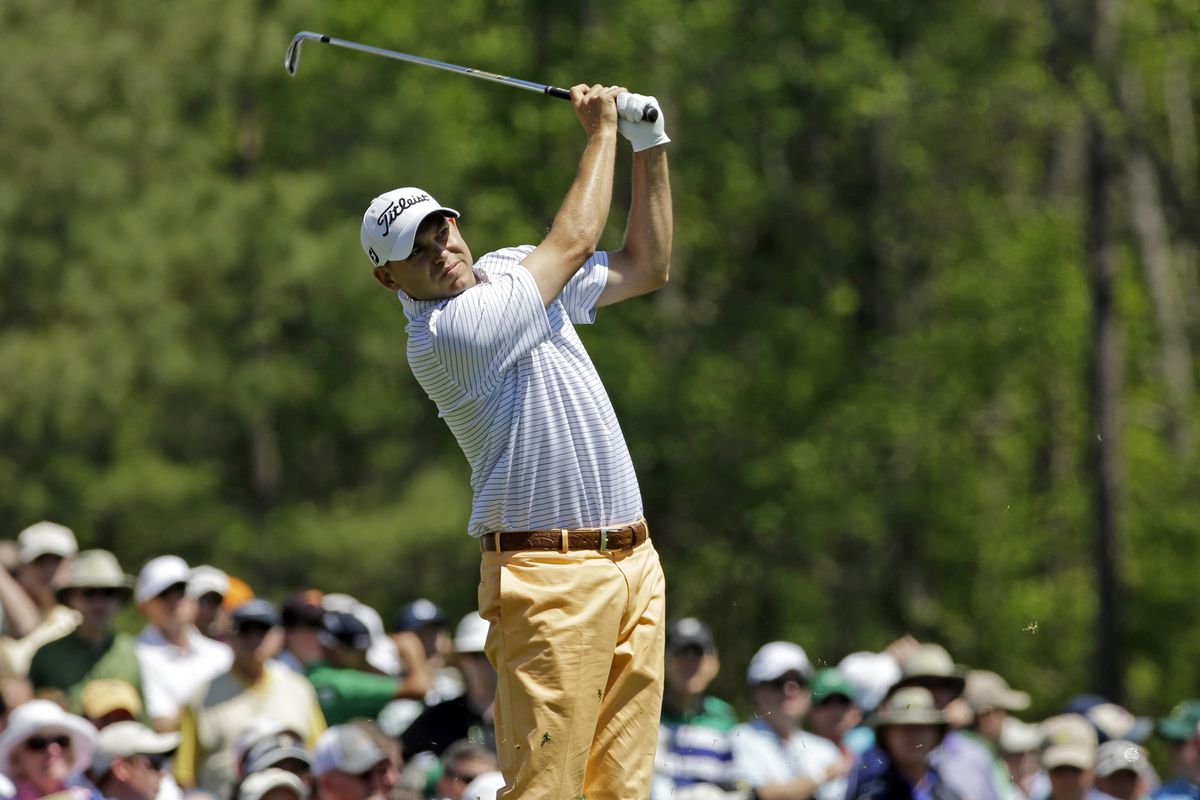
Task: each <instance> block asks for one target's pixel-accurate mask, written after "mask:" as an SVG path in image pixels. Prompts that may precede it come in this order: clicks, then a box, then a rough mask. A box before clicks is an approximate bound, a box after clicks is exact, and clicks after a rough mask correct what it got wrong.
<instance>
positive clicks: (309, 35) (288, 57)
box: [283, 31, 329, 75]
mask: <svg viewBox="0 0 1200 800" xmlns="http://www.w3.org/2000/svg"><path fill="white" fill-rule="evenodd" d="M305 39H314V40H316V41H318V42H328V41H329V37H328V36H326V35H324V34H321V33H313V32H312V31H300V33H297V34H296V35H295V36H294V37H292V43H291V44H289V45H288V49H287V53H286V54H285V55H284V57H283V68H284V69H286V70H287V71H288V75H295V74H296V68H297V67H299V66H300V45H301V44H302V43H303V42H304V40H305Z"/></svg>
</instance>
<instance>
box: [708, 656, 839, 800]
mask: <svg viewBox="0 0 1200 800" xmlns="http://www.w3.org/2000/svg"><path fill="white" fill-rule="evenodd" d="M812 675H813V668H812V664H811V663H809V660H808V656H807V655H806V654H805V652H804V649H803V648H802V647H800V645H798V644H793V643H791V642H771V643H769V644H765V645H763V646H762V647H761V648H760V649H759V651H758V652H757V653H755V654H754V658H752V659H751V660H750V666H749V668H748V669H747V670H746V682H747V683H748V685H749V688H750V705H751V709H752V710H753V711H754V716H755V719H754V721H753V722H751V723H749V724H747V725H739V726H738V727H737V728H735V729H734V732H733V738H732V739H731V741H732V743H733V758H734V765H735V769H736V771H737V773H738V775H739V777H741V778H742V779H743V780H745V781H746V782H747V783H749V785H750V786H752V787H753V789H754V793H755V795H756V796H757V797H758V798H760V800H806V799H807V798H809V797H813V796H816V797H818V798H820V799H821V800H833V798H840V797H842V796H843V794H844V788H845V783H844V778H845V776H846V773H847V771H848V770H849V767H850V762H849V760H848V759H846V758H845V757H844V756H842V754H841V753H840V752H838V748H837V746H836V745H834V744H833V743H832V742H829V741H827V740H825V739H822V738H821V737H820V736H817V735H816V734H812V733H809V732H807V731H805V730H802V729H801V727H800V726H801V723H802V722H803V721H804V717H805V715H806V714H807V713H808V710H809V707H810V706H811V704H812V696H811V694H810V693H809V688H808V687H809V681H810V680H811V679H812Z"/></svg>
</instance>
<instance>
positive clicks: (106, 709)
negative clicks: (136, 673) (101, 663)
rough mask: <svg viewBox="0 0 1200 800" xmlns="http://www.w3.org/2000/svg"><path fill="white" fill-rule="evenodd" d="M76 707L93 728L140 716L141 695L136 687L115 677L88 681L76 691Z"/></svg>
mask: <svg viewBox="0 0 1200 800" xmlns="http://www.w3.org/2000/svg"><path fill="white" fill-rule="evenodd" d="M79 707H80V713H82V714H83V716H84V717H85V718H86V719H87V721H88V722H90V723H92V724H93V725H95V726H96V729H97V730H103V729H104V728H107V727H108V726H109V725H112V724H114V723H117V722H130V721H135V720H139V719H141V718H142V698H141V696H140V695H139V694H138V691H137V689H135V688H133V684H131V683H129V682H128V681H123V680H120V679H118V678H101V679H98V680H94V681H88V682H87V683H86V684H84V686H83V689H82V690H81V691H80V693H79Z"/></svg>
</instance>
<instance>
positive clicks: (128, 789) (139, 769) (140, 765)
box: [90, 722, 179, 800]
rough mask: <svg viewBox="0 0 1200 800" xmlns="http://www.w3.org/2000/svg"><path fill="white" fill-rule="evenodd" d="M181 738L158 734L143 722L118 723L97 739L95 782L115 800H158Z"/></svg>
mask: <svg viewBox="0 0 1200 800" xmlns="http://www.w3.org/2000/svg"><path fill="white" fill-rule="evenodd" d="M178 746H179V734H177V733H156V732H155V731H153V730H151V729H150V728H147V727H146V726H145V725H142V724H141V723H140V722H116V723H113V724H112V725H109V726H108V727H107V728H105V729H104V730H102V731H100V733H99V735H98V736H97V737H96V752H95V755H94V756H93V757H92V767H91V775H90V777H91V780H92V783H93V784H95V786H96V788H97V789H99V790H100V793H101V794H102V795H103V796H104V797H106V798H111V799H112V800H154V799H155V798H156V797H158V792H159V788H160V787H161V785H162V782H163V775H164V773H165V771H166V769H167V764H168V759H169V758H170V755H171V753H173V752H175V748H177V747H178Z"/></svg>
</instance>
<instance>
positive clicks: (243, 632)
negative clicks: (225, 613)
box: [234, 622, 271, 636]
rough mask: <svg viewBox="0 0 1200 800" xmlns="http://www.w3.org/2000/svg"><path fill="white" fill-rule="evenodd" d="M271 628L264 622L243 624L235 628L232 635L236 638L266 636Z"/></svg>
mask: <svg viewBox="0 0 1200 800" xmlns="http://www.w3.org/2000/svg"><path fill="white" fill-rule="evenodd" d="M270 630H271V626H270V625H268V624H267V623H265V622H243V623H242V624H240V625H238V626H236V628H235V630H234V633H235V634H236V635H238V636H266V635H267V633H268V632H269V631H270Z"/></svg>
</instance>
